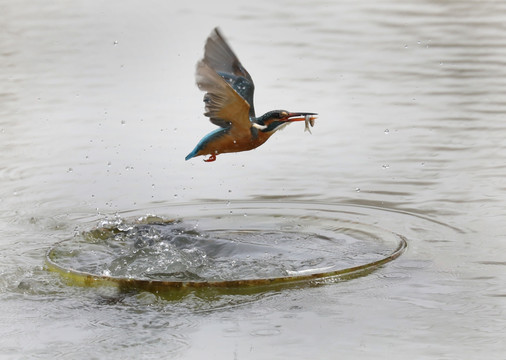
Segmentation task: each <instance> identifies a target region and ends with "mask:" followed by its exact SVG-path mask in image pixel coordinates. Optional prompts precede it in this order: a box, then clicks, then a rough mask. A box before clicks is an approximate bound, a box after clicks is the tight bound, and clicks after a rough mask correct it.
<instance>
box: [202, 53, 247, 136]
mask: <svg viewBox="0 0 506 360" xmlns="http://www.w3.org/2000/svg"><path fill="white" fill-rule="evenodd" d="M196 78H197V85H198V87H199V89H201V90H203V91H206V95H205V96H204V102H205V104H206V112H205V113H204V115H205V116H208V117H209V118H210V120H211V121H212V122H213V123H214V124H216V125H218V126H221V127H229V126H230V127H232V128H233V129H234V130H239V131H244V130H249V129H250V127H251V122H250V120H249V115H248V114H249V109H250V106H249V104H248V102H247V101H246V100H245V99H244V98H242V97H241V96H240V95H239V94H238V93H237V92H236V91H235V90H234V89H233V88H232V87H231V86H230V84H229V83H228V82H227V81H225V80H224V79H223V78H222V77H221V76H220V75H218V74H217V73H216V71H215V70H213V69H212V68H211V67H209V65H208V64H207V63H205V62H204V61H199V63H198V64H197V74H196Z"/></svg>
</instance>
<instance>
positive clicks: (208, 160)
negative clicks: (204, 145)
mask: <svg viewBox="0 0 506 360" xmlns="http://www.w3.org/2000/svg"><path fill="white" fill-rule="evenodd" d="M214 160H216V155H214V154H213V155H209V157H208V158H207V159H204V161H205V162H211V161H214Z"/></svg>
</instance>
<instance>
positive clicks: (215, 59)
mask: <svg viewBox="0 0 506 360" xmlns="http://www.w3.org/2000/svg"><path fill="white" fill-rule="evenodd" d="M202 61H203V62H204V63H206V64H207V65H209V67H210V68H211V69H213V70H214V71H216V72H217V73H218V74H219V75H220V76H221V77H222V78H224V79H225V80H226V81H227V82H229V84H230V85H231V86H232V88H233V89H234V90H235V91H237V92H238V93H239V95H241V96H242V97H243V98H244V99H245V100H246V101H247V102H248V104H249V105H250V116H252V117H254V116H255V110H254V106H253V94H254V91H255V85H254V84H253V79H251V76H250V74H249V73H248V71H247V70H246V69H245V68H244V67H243V66H242V64H241V62H240V61H239V59H238V58H237V56H236V55H235V54H234V52H233V51H232V49H231V48H230V46H229V45H228V44H227V42H226V41H225V39H224V38H223V36H222V35H221V33H220V31H219V29H218V28H215V29H214V30H213V31H212V32H211V34H210V35H209V37H208V38H207V42H206V45H205V49H204V59H203V60H202Z"/></svg>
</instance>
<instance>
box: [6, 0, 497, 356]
mask: <svg viewBox="0 0 506 360" xmlns="http://www.w3.org/2000/svg"><path fill="white" fill-rule="evenodd" d="M0 16H1V18H2V21H1V25H0V27H1V29H2V31H1V35H0V151H1V153H2V160H1V161H0V179H1V182H2V187H1V188H0V238H1V239H2V240H1V242H0V249H1V251H0V254H1V255H0V256H1V257H2V261H1V262H0V263H1V265H0V273H1V274H2V276H1V277H0V302H1V303H2V309H3V310H4V311H3V312H2V315H1V322H2V324H4V326H3V327H2V330H1V331H0V336H1V338H2V339H3V342H2V354H3V355H4V356H6V357H11V358H19V356H20V354H23V355H24V356H29V357H30V356H32V357H57V356H60V357H64V358H80V357H83V355H82V354H86V356H87V357H89V356H92V357H93V356H94V354H95V355H96V356H99V355H98V354H100V356H103V354H109V355H112V356H116V357H120V356H124V357H126V358H128V357H129V356H131V354H132V353H142V354H144V356H146V357H155V356H156V357H159V355H160V354H164V355H166V356H173V357H176V358H177V357H179V358H203V357H209V356H212V357H214V358H218V357H220V358H227V357H228V358H230V357H234V358H238V359H240V358H286V357H292V358H308V357H311V358H314V357H318V358H325V357H328V355H327V354H329V353H335V354H339V355H341V356H347V357H350V358H361V357H362V358H364V357H371V356H368V354H374V355H375V356H376V354H378V355H380V356H381V357H387V356H388V357H389V358H405V357H406V355H408V356H410V355H411V357H413V356H415V355H416V356H415V357H427V358H434V357H438V358H440V357H448V358H464V357H478V356H480V357H484V356H485V357H487V358H498V357H500V356H502V354H504V351H505V350H506V349H505V348H504V341H503V338H502V336H501V334H502V333H503V329H504V325H505V324H504V316H501V315H502V314H503V313H504V302H503V299H504V295H505V294H504V287H503V284H504V282H505V280H506V279H505V275H504V274H506V273H505V272H504V257H503V254H504V250H505V247H504V241H503V239H504V237H505V235H506V234H505V231H504V226H503V219H504V217H505V215H506V214H505V210H504V209H505V208H506V204H505V201H506V199H505V197H504V196H503V193H504V191H505V190H506V185H505V182H504V178H505V175H506V166H505V162H504V158H505V155H506V140H505V138H506V137H505V134H506V125H505V123H504V114H505V113H506V97H505V96H504V89H505V88H506V80H505V79H506V76H505V75H506V74H505V71H506V70H505V69H506V66H505V65H506V64H505V63H506V60H505V59H506V35H505V32H504V25H503V24H504V23H505V20H506V4H505V3H503V2H434V1H423V2H420V1H416V2H415V1H408V2H395V1H390V2H389V1H386V2H381V3H373V2H345V3H343V2H320V1H317V2H311V3H308V2H302V1H301V2H298V1H297V2H293V1H290V2H288V1H280V2H276V3H273V2H269V3H266V2H265V1H256V2H254V3H252V2H250V3H248V4H244V3H241V2H231V1H227V0H221V1H219V2H205V3H202V4H199V6H194V5H193V4H191V3H187V4H186V3H185V4H173V3H171V4H168V3H167V4H165V3H163V2H158V1H155V2H153V3H152V4H151V5H150V6H146V7H140V6H139V5H138V4H136V3H133V2H122V3H121V4H119V3H114V2H108V3H107V4H102V3H90V2H84V1H77V2H75V3H74V6H72V7H66V6H61V5H60V4H59V3H53V4H44V6H41V5H40V4H37V3H34V2H30V1H25V0H23V1H21V2H16V3H15V4H14V3H12V4H4V6H2V11H1V15H0ZM216 25H219V26H221V28H222V30H223V32H224V34H225V35H226V36H227V38H228V39H229V41H230V43H231V45H232V47H233V48H234V50H235V51H236V52H237V54H238V55H239V58H240V59H241V61H242V63H243V64H244V65H245V66H246V67H247V69H248V71H249V72H250V73H251V75H252V77H253V79H254V80H255V85H256V94H255V99H256V104H255V105H256V107H257V111H258V112H259V113H261V112H264V111H268V110H271V109H278V108H287V109H293V110H294V111H299V110H300V111H307V110H308V109H311V110H314V111H316V112H318V113H319V114H320V116H319V118H318V120H317V122H316V125H315V127H314V128H313V129H312V130H313V134H312V135H309V134H307V133H304V130H303V126H296V125H297V124H292V125H290V126H289V127H288V128H287V129H285V130H284V131H283V132H280V133H278V134H276V135H275V136H273V138H272V139H271V140H270V141H269V142H268V143H266V144H265V145H263V146H262V147H261V148H259V149H256V150H254V151H251V152H245V153H241V154H226V155H223V156H222V157H220V159H218V161H216V162H215V163H213V164H205V163H203V162H200V161H194V162H191V163H190V162H185V161H184V156H185V155H186V153H187V152H188V150H189V148H191V147H192V146H193V145H194V144H195V143H196V142H197V141H198V140H199V138H200V135H201V134H202V133H205V132H206V131H207V130H211V129H212V128H213V125H212V124H210V123H209V122H208V121H207V120H206V119H205V118H204V117H203V116H202V112H203V106H202V105H203V104H202V101H201V99H202V97H201V96H202V94H201V93H200V92H199V90H198V89H197V88H196V87H195V85H194V79H193V75H194V70H195V69H194V66H195V63H196V61H197V60H198V58H199V56H201V54H202V47H203V44H204V41H205V38H206V36H207V35H208V33H209V31H210V29H212V28H213V27H214V26H216ZM298 125H301V124H298ZM197 130H198V131H197ZM202 200H214V201H217V203H219V204H222V206H223V209H224V211H232V210H233V209H230V207H233V204H234V203H235V202H237V201H239V200H241V201H244V200H260V201H263V202H268V203H271V204H273V206H275V205H276V204H283V203H285V204H286V203H288V202H289V201H290V203H291V201H293V200H295V201H301V200H302V201H305V202H306V203H307V202H316V201H320V202H323V203H333V204H343V203H349V204H353V205H365V206H366V208H369V209H372V208H374V207H377V208H378V209H379V210H383V211H386V212H387V213H388V214H389V216H384V214H385V212H381V211H380V212H379V213H378V212H367V211H359V212H358V213H357V214H353V211H351V212H350V220H352V218H353V216H355V217H357V218H360V221H361V222H363V223H366V224H370V225H373V226H378V227H381V228H383V229H386V230H388V231H391V232H395V233H399V234H403V235H405V236H406V237H407V238H408V240H409V244H410V246H409V248H408V251H407V252H406V253H405V254H404V255H403V256H402V257H400V258H399V259H397V261H395V262H392V263H390V264H388V265H387V266H385V267H383V268H382V269H380V270H379V271H377V272H375V273H373V274H370V275H368V276H365V277H362V278H360V279H356V280H354V281H349V282H344V283H338V284H332V285H328V286H318V287H306V288H290V289H285V290H283V291H278V290H272V291H267V292H265V293H263V294H236V295H234V294H228V295H226V294H225V295H224V294H219V293H216V294H215V296H213V295H212V294H207V295H206V296H202V294H201V293H199V292H191V293H188V294H186V295H185V296H184V297H183V298H182V299H180V300H179V301H173V302H170V301H166V300H163V299H160V298H158V297H156V296H153V295H152V294H149V293H137V294H117V293H114V292H113V293H108V291H110V290H105V289H87V288H74V287H67V286H64V285H63V284H61V283H59V280H58V278H57V277H55V276H54V274H48V273H47V272H46V271H44V269H43V263H44V253H45V251H46V250H47V249H48V248H49V246H50V245H51V244H53V243H55V242H56V241H58V240H63V239H66V238H69V237H71V236H73V235H74V234H78V233H80V232H81V231H83V230H86V229H87V228H86V226H87V224H89V223H98V222H99V221H101V220H104V219H105V218H107V217H114V216H115V215H114V214H115V213H116V212H118V213H130V212H132V211H133V212H135V215H136V216H144V215H147V214H150V213H155V215H159V216H165V215H167V214H163V213H162V214H160V213H157V211H159V210H160V209H162V208H165V207H166V206H170V205H171V204H174V203H180V202H186V203H190V204H194V205H195V204H201V203H202ZM215 203H216V202H215ZM371 206H372V207H371ZM318 208H319V207H318V206H317V207H315V208H314V209H312V210H311V211H310V212H311V213H310V214H307V215H308V216H313V215H315V214H318V213H319V211H321V209H319V210H318ZM229 209H230V210H229ZM201 211H203V212H204V213H205V212H206V208H205V207H202V209H201ZM382 214H383V215H382ZM176 215H177V214H176ZM315 216H316V215H315ZM355 220H356V219H355ZM446 225H448V226H446ZM273 344H274V345H276V346H272V345H273ZM210 348H212V349H214V353H213V355H210V354H209V350H208V349H210ZM392 349H395V352H394V350H392ZM167 354H170V355H167ZM397 354H402V356H401V355H397ZM499 355H500V356H499Z"/></svg>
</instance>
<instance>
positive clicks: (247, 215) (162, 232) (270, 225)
mask: <svg viewBox="0 0 506 360" xmlns="http://www.w3.org/2000/svg"><path fill="white" fill-rule="evenodd" d="M360 210H361V208H360V207H358V206H355V207H354V206H351V205H347V206H345V205H324V204H307V203H280V204H272V203H268V204H267V203H258V202H242V203H234V204H230V203H229V204H223V203H202V204H191V205H190V204H187V205H177V206H174V207H172V208H169V209H157V213H160V212H161V211H163V213H164V214H167V215H165V216H164V217H161V216H154V215H148V216H141V217H137V218H135V219H134V220H131V217H130V216H128V217H117V218H115V219H113V220H108V221H103V222H102V223H101V224H100V225H99V226H98V227H96V228H94V229H92V230H86V231H83V232H82V233H81V234H79V235H77V236H75V237H74V238H72V239H68V240H65V241H62V242H59V243H57V244H56V245H55V246H54V247H52V248H51V249H50V250H49V252H48V254H47V266H48V268H49V269H50V270H54V271H57V272H59V273H60V274H61V275H62V276H63V277H65V278H66V279H67V280H69V282H70V283H72V284H77V285H115V286H119V287H120V288H129V289H131V288H138V289H144V290H150V291H156V292H159V291H164V290H166V289H170V288H186V287H209V286H213V287H238V286H239V287H240V286H252V285H270V284H284V283H293V282H301V281H315V280H317V279H327V278H334V279H349V278H353V277H357V276H362V275H365V274H367V273H369V272H370V271H372V270H374V269H375V268H377V267H379V266H381V265H383V264H385V263H387V262H389V261H392V260H394V259H395V258H397V257H398V256H399V255H401V254H402V252H403V251H404V250H405V248H406V240H405V239H404V237H403V236H402V235H399V234H396V233H394V232H391V231H388V230H385V229H382V228H380V227H377V226H373V225H371V224H367V223H363V222H359V221H357V220H354V219H353V218H356V215H357V214H359V213H360Z"/></svg>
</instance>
